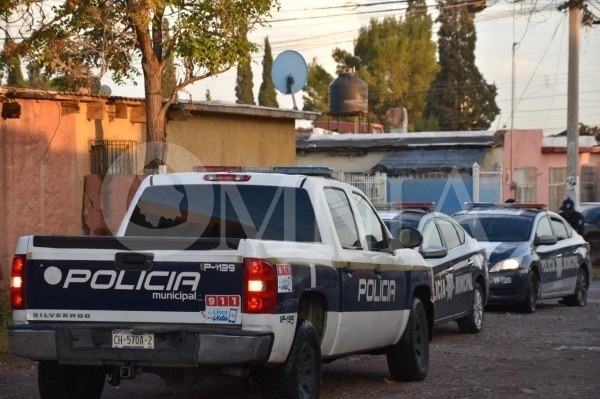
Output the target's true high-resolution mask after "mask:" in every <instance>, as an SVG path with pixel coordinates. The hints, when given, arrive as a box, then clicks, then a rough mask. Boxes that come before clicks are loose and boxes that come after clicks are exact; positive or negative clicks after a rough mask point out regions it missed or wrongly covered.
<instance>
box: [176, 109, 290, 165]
mask: <svg viewBox="0 0 600 399" xmlns="http://www.w3.org/2000/svg"><path fill="white" fill-rule="evenodd" d="M167 131H168V134H167V141H168V142H169V144H173V145H170V146H169V151H168V154H167V166H168V169H169V171H171V170H172V171H177V172H184V171H191V170H192V168H193V167H194V166H198V162H199V163H200V164H201V165H204V166H208V165H221V166H222V165H227V166H234V165H240V166H295V165H296V131H295V127H294V121H293V120H289V119H277V118H267V117H264V118H263V117H248V116H244V117H242V116H234V115H227V114H215V113H206V114H204V113H203V114H201V115H199V116H197V117H194V118H189V119H188V120H186V121H169V123H168V127H167Z"/></svg>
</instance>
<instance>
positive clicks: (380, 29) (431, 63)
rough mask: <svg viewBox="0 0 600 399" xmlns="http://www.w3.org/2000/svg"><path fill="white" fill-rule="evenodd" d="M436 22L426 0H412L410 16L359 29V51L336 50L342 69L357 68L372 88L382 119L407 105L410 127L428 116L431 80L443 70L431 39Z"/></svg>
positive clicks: (373, 110) (371, 103) (372, 103)
mask: <svg viewBox="0 0 600 399" xmlns="http://www.w3.org/2000/svg"><path fill="white" fill-rule="evenodd" d="M432 26H433V21H432V19H431V17H430V16H429V15H428V14H427V7H426V4H425V0H413V1H409V5H408V9H407V13H406V17H405V18H404V19H396V18H394V17H385V18H383V19H381V20H378V19H371V21H370V23H369V25H368V26H366V27H362V28H361V29H360V31H359V34H358V38H357V39H356V41H355V46H354V54H349V53H348V52H346V51H344V50H340V49H335V50H334V52H333V58H334V60H335V61H336V62H337V64H338V71H339V70H340V69H343V67H344V65H345V66H347V67H354V68H355V69H356V70H357V72H358V75H359V77H360V78H361V79H362V80H364V81H365V83H367V85H368V87H369V113H372V114H374V115H376V116H377V118H378V120H379V122H380V123H382V124H384V125H386V126H387V125H388V123H389V122H388V121H387V120H386V118H385V115H386V112H387V110H388V109H390V108H397V107H404V108H406V109H407V112H408V116H409V130H411V126H412V124H413V123H414V122H412V121H413V120H414V119H417V118H420V117H421V116H422V115H423V112H424V108H425V104H426V94H427V89H428V88H429V85H430V84H431V82H432V81H433V79H434V78H435V76H436V73H437V72H438V70H439V67H438V65H437V62H436V59H435V52H436V44H435V42H433V41H432V40H431V30H432Z"/></svg>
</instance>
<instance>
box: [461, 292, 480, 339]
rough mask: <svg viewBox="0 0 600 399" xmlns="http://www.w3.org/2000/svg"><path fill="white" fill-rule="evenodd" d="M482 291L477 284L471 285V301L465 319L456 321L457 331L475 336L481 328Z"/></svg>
mask: <svg viewBox="0 0 600 399" xmlns="http://www.w3.org/2000/svg"><path fill="white" fill-rule="evenodd" d="M483 302H484V299H483V290H482V289H481V286H480V285H479V283H474V284H473V301H472V303H471V310H470V311H469V314H468V315H467V316H466V317H463V318H462V319H458V320H457V321H456V322H457V323H458V329H459V330H460V332H462V333H468V334H476V333H478V332H479V331H481V329H482V328H483V308H484V306H483Z"/></svg>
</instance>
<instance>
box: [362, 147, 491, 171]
mask: <svg viewBox="0 0 600 399" xmlns="http://www.w3.org/2000/svg"><path fill="white" fill-rule="evenodd" d="M486 151H487V149H486V148H460V149H439V148H438V149H431V150H406V151H396V152H391V153H389V154H387V155H386V156H385V157H383V159H382V160H381V161H380V162H379V163H378V164H377V165H375V166H373V168H371V171H373V172H384V173H387V174H391V175H396V174H400V175H403V174H408V173H411V172H414V173H426V172H439V171H447V172H450V171H452V169H453V168H455V167H456V168H457V169H458V170H459V171H465V170H471V168H472V167H473V164H474V163H475V162H479V161H480V160H481V158H482V157H483V155H484V154H485V152H486Z"/></svg>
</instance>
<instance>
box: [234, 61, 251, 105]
mask: <svg viewBox="0 0 600 399" xmlns="http://www.w3.org/2000/svg"><path fill="white" fill-rule="evenodd" d="M253 89H254V84H253V82H252V65H251V64H250V57H244V58H242V59H240V62H239V63H238V67H237V77H236V81H235V97H236V99H237V100H236V103H238V104H251V105H254V104H255V102H254V93H253Z"/></svg>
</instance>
